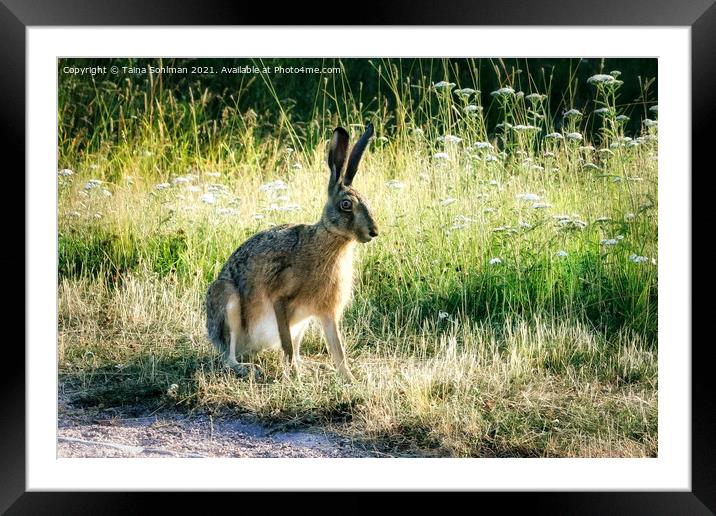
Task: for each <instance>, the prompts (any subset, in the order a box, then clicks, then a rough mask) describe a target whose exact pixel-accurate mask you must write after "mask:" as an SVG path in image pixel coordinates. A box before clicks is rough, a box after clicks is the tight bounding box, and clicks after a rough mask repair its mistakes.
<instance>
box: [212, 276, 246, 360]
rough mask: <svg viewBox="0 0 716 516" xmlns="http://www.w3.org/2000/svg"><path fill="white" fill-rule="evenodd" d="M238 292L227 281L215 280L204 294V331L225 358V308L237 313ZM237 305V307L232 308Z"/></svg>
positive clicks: (228, 321) (226, 321)
mask: <svg viewBox="0 0 716 516" xmlns="http://www.w3.org/2000/svg"><path fill="white" fill-rule="evenodd" d="M238 302H239V292H238V291H237V290H236V287H235V286H234V285H233V284H232V283H231V282H230V281H227V280H221V279H220V280H216V281H215V282H213V283H212V284H211V285H209V290H208V292H207V293H206V331H207V332H208V334H209V340H210V341H211V342H212V344H214V347H216V349H217V350H219V352H221V353H223V354H224V356H226V353H227V352H228V346H229V339H230V337H229V335H230V333H229V332H230V324H231V322H233V321H230V320H229V318H228V317H227V316H230V315H232V314H227V306H228V307H229V309H231V310H232V312H234V311H237V310H238V309H239V307H238ZM233 305H237V306H233Z"/></svg>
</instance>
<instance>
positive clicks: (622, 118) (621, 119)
mask: <svg viewBox="0 0 716 516" xmlns="http://www.w3.org/2000/svg"><path fill="white" fill-rule="evenodd" d="M615 120H616V121H617V122H628V121H629V117H628V116H626V115H618V116H617V117H616V119H615Z"/></svg>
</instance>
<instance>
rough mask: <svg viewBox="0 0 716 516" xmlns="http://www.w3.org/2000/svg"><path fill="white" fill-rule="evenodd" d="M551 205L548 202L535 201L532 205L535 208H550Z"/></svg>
mask: <svg viewBox="0 0 716 516" xmlns="http://www.w3.org/2000/svg"><path fill="white" fill-rule="evenodd" d="M551 207H552V205H551V204H550V203H548V202H536V203H534V204H533V205H532V208H534V209H535V210H543V209H545V208H551Z"/></svg>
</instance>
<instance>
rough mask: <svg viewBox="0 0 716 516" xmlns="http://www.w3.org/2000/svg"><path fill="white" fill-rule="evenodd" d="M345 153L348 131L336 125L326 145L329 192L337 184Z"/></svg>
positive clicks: (341, 171)
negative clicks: (329, 173)
mask: <svg viewBox="0 0 716 516" xmlns="http://www.w3.org/2000/svg"><path fill="white" fill-rule="evenodd" d="M347 155H348V132H347V131H346V130H345V129H343V128H342V127H336V129H335V130H334V131H333V137H332V138H331V143H330V145H329V146H328V168H329V169H330V170H331V178H330V180H329V181H328V191H329V192H330V191H332V190H333V188H334V187H335V186H336V185H337V184H338V181H339V179H340V177H341V174H342V173H343V165H344V164H345V162H346V156H347Z"/></svg>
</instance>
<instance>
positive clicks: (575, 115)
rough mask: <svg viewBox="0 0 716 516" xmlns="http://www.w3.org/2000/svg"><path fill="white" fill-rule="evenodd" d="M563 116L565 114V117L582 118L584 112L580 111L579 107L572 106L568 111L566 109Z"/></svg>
mask: <svg viewBox="0 0 716 516" xmlns="http://www.w3.org/2000/svg"><path fill="white" fill-rule="evenodd" d="M563 116H564V118H581V117H582V112H581V111H579V110H578V109H574V108H572V109H570V110H568V111H565V112H564V115H563Z"/></svg>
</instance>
